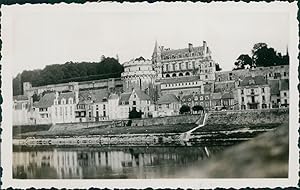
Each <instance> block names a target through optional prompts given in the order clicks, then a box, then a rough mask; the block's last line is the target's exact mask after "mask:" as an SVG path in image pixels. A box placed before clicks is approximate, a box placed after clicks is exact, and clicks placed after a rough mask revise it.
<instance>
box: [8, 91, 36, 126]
mask: <svg viewBox="0 0 300 190" xmlns="http://www.w3.org/2000/svg"><path fill="white" fill-rule="evenodd" d="M30 107H31V103H30V100H29V98H28V97H27V96H24V95H18V96H14V97H13V118H14V119H13V125H31V124H35V120H34V117H33V112H32V111H30Z"/></svg>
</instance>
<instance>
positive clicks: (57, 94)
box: [55, 91, 59, 99]
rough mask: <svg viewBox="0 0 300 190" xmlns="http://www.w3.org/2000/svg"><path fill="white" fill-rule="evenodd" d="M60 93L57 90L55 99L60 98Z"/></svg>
mask: <svg viewBox="0 0 300 190" xmlns="http://www.w3.org/2000/svg"><path fill="white" fill-rule="evenodd" d="M58 96H59V93H58V92H57V91H55V99H58Z"/></svg>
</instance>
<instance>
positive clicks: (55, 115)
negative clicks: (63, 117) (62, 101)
mask: <svg viewBox="0 0 300 190" xmlns="http://www.w3.org/2000/svg"><path fill="white" fill-rule="evenodd" d="M55 116H57V108H55Z"/></svg>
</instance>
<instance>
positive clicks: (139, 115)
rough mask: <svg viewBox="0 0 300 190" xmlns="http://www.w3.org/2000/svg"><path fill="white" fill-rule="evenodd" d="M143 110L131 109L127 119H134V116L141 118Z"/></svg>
mask: <svg viewBox="0 0 300 190" xmlns="http://www.w3.org/2000/svg"><path fill="white" fill-rule="evenodd" d="M142 115H143V112H141V111H139V112H138V111H136V109H132V110H131V111H130V112H129V119H134V118H142Z"/></svg>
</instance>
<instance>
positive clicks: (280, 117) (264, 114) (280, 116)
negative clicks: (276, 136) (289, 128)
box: [206, 108, 289, 125]
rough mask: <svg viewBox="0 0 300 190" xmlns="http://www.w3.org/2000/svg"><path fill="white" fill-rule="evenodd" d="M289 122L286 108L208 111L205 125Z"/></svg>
mask: <svg viewBox="0 0 300 190" xmlns="http://www.w3.org/2000/svg"><path fill="white" fill-rule="evenodd" d="M288 122H289V110H288V108H282V109H265V110H232V111H216V112H209V115H208V119H207V120H206V125H257V124H278V123H288Z"/></svg>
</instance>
